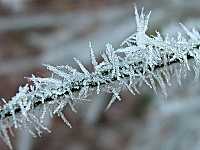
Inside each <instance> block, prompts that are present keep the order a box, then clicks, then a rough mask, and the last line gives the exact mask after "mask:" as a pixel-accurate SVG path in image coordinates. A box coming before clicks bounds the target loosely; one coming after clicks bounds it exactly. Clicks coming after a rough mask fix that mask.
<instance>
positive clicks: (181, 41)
mask: <svg viewBox="0 0 200 150" xmlns="http://www.w3.org/2000/svg"><path fill="white" fill-rule="evenodd" d="M149 17H150V13H148V14H147V15H146V14H145V13H144V10H143V9H142V11H141V13H140V14H139V13H138V11H137V8H135V18H136V25H137V30H136V32H135V33H134V34H133V35H131V36H130V37H128V38H127V39H126V40H125V41H124V42H122V44H121V46H120V48H118V49H115V48H114V47H113V46H112V45H111V44H109V43H108V44H107V45H106V50H105V51H104V53H103V54H102V58H103V61H102V62H99V63H98V62H97V61H96V58H95V52H94V50H93V48H92V44H91V43H90V46H89V47H90V56H91V62H92V65H93V72H89V71H88V70H87V68H85V66H84V65H83V64H82V63H81V62H80V61H79V60H78V59H77V58H74V60H75V62H76V63H77V64H78V66H79V67H80V69H81V72H79V71H77V70H76V69H75V68H72V67H70V66H68V65H63V66H51V65H45V67H46V68H47V69H48V70H50V71H51V72H52V74H51V76H49V77H47V78H40V77H36V76H34V75H32V77H30V78H29V80H31V81H32V82H33V85H25V86H24V87H20V88H19V92H18V93H17V94H16V96H14V97H12V98H11V100H10V101H9V102H8V103H7V102H6V101H5V100H4V99H3V101H4V103H5V104H4V106H2V107H1V108H0V136H1V137H2V139H3V140H4V142H5V143H6V144H7V145H8V146H9V147H10V148H11V149H12V146H11V142H10V139H9V135H10V133H9V132H10V129H11V127H14V128H23V129H24V130H27V131H28V132H30V133H31V134H32V135H33V136H38V135H39V136H40V135H41V133H42V131H43V130H46V131H48V132H50V130H49V129H48V128H46V127H45V125H44V124H43V120H44V117H45V116H46V115H50V116H52V117H53V116H54V115H57V116H59V117H60V118H61V119H63V121H64V122H65V123H66V124H67V125H68V126H69V127H71V125H70V123H69V121H68V120H67V119H66V118H65V116H64V110H65V109H66V106H69V107H70V108H71V109H72V111H76V109H75V107H74V106H75V105H76V104H77V103H79V102H80V101H87V97H88V96H89V95H93V94H99V93H102V92H110V93H113V96H112V98H111V100H110V103H109V104H108V106H107V109H108V108H109V107H110V106H111V104H112V103H113V102H114V101H115V100H116V99H117V100H121V98H120V91H121V90H123V89H124V88H127V89H128V90H129V91H130V92H131V93H132V94H134V95H135V94H140V92H139V87H140V86H141V85H142V84H146V85H147V86H149V87H150V88H152V89H153V90H154V91H155V92H156V93H158V92H157V89H161V91H162V93H163V95H164V96H165V97H167V90H166V87H167V86H170V85H171V84H173V83H171V82H170V81H171V79H170V78H171V77H172V76H174V75H175V76H176V78H177V81H178V83H181V79H182V78H184V77H185V76H186V75H187V72H188V71H194V72H195V80H197V79H198V77H199V68H200V50H199V47H200V34H199V32H197V31H196V30H195V29H192V30H191V31H190V30H189V29H187V28H186V27H185V26H184V25H182V24H181V26H182V27H183V30H184V31H185V35H182V34H181V33H177V36H170V35H167V36H166V37H162V36H161V35H160V33H159V32H156V33H157V35H156V36H149V35H147V34H146V31H147V29H148V22H149ZM189 60H191V61H189ZM174 64H177V65H174ZM177 66H178V67H177Z"/></svg>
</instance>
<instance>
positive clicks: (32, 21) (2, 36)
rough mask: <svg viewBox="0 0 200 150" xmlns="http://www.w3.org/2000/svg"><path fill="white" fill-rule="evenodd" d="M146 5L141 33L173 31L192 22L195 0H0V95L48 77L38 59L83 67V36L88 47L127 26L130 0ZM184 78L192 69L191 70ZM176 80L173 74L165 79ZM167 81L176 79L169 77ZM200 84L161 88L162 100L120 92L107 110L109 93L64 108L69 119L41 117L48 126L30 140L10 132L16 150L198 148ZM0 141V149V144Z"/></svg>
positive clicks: (199, 21) (100, 46) (145, 92)
mask: <svg viewBox="0 0 200 150" xmlns="http://www.w3.org/2000/svg"><path fill="white" fill-rule="evenodd" d="M135 3H136V4H137V6H138V8H139V9H140V8H141V7H143V6H144V7H145V8H146V10H147V11H149V10H152V15H151V19H150V29H149V31H148V32H149V33H151V34H155V29H157V30H159V31H161V33H162V34H163V35H165V34H166V33H171V34H174V33H175V32H177V31H180V32H181V31H182V30H181V29H180V27H179V25H178V23H179V22H182V23H184V24H185V25H186V26H188V27H197V29H198V28H199V29H200V9H199V7H200V1H199V0H0V83H1V84H0V96H2V97H4V98H7V99H9V98H10V97H12V96H14V95H15V93H16V91H17V89H18V87H19V85H24V84H25V83H26V82H27V80H26V79H24V77H30V76H31V74H35V75H37V76H42V77H45V76H48V72H47V71H46V70H45V68H43V67H42V64H52V65H64V64H70V65H72V66H74V67H76V66H75V63H74V62H73V57H77V58H79V59H80V60H81V61H82V62H83V63H84V64H85V65H86V66H87V67H88V68H91V64H90V59H89V46H88V45H89V41H91V42H92V44H93V47H94V49H95V52H96V54H97V55H98V56H99V57H98V58H99V60H101V57H100V54H101V52H102V51H103V50H104V49H105V44H106V43H107V42H110V43H112V44H113V45H114V47H119V45H120V42H122V41H123V39H124V38H126V37H128V36H129V35H130V34H132V33H133V32H134V31H135V20H134V13H133V11H134V8H133V6H134V4H135ZM191 78H192V75H191ZM172 82H176V81H172ZM175 85H177V84H176V83H175ZM199 91H200V87H199V83H196V84H193V83H192V81H191V80H190V78H189V79H187V82H183V84H182V86H181V87H178V86H173V87H171V88H170V89H169V91H168V92H169V99H168V100H164V99H163V98H162V97H159V96H155V94H153V92H152V91H151V90H149V89H147V88H146V87H142V89H141V93H142V94H141V96H133V95H131V94H129V93H128V92H126V91H124V92H123V93H122V98H123V101H122V102H117V103H115V104H114V105H113V106H112V107H111V108H110V109H109V110H108V111H106V112H105V111H104V110H105V106H106V105H107V103H108V101H109V97H110V95H108V94H105V95H103V94H102V95H99V96H97V97H91V98H90V99H91V100H92V102H89V103H87V104H85V103H84V104H80V106H78V108H77V109H78V113H77V114H75V113H73V112H72V111H70V110H69V111H68V110H67V111H66V116H67V117H68V119H69V120H70V121H71V124H72V126H73V128H72V129H69V128H67V127H66V126H65V124H64V123H63V122H62V120H60V119H58V118H54V119H53V120H49V119H48V118H47V119H46V123H47V124H48V126H49V128H50V129H51V130H52V133H51V134H47V133H43V135H42V137H40V138H37V139H33V138H32V137H31V136H30V135H29V134H28V133H24V132H23V131H15V132H17V133H16V134H15V135H16V136H15V137H14V138H12V141H13V143H14V148H15V149H16V150H189V149H191V150H199V149H200V116H199V114H200V102H199V99H200V95H199ZM7 149H8V148H7V147H6V146H5V144H4V143H3V142H2V141H0V150H7Z"/></svg>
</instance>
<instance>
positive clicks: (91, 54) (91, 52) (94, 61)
mask: <svg viewBox="0 0 200 150" xmlns="http://www.w3.org/2000/svg"><path fill="white" fill-rule="evenodd" d="M89 48H90V57H91V60H92V65H93V67H94V69H96V66H97V65H98V63H97V61H96V58H95V55H94V50H93V48H92V43H91V42H89Z"/></svg>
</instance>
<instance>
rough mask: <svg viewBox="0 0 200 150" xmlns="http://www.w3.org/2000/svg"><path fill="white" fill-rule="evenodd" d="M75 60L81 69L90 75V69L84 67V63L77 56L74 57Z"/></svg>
mask: <svg viewBox="0 0 200 150" xmlns="http://www.w3.org/2000/svg"><path fill="white" fill-rule="evenodd" d="M74 60H75V62H76V63H77V64H78V65H79V67H80V69H81V70H82V71H83V73H84V74H85V75H86V76H90V73H89V71H88V70H87V69H86V68H85V67H84V65H83V64H82V63H81V62H80V61H79V60H78V59H77V58H74Z"/></svg>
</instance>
